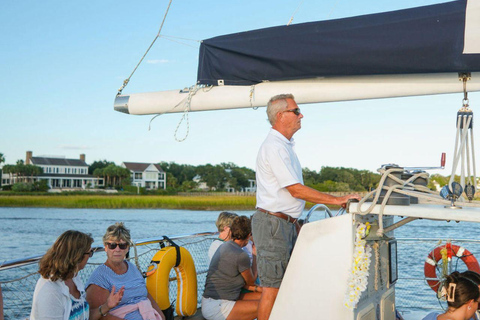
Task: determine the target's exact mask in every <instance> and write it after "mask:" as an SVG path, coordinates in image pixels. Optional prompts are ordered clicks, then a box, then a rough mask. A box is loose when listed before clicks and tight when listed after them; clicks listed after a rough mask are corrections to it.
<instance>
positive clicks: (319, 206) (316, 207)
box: [304, 204, 333, 223]
mask: <svg viewBox="0 0 480 320" xmlns="http://www.w3.org/2000/svg"><path fill="white" fill-rule="evenodd" d="M316 210H323V211H324V212H325V218H327V215H328V218H331V217H333V213H332V211H330V209H329V208H328V207H327V206H326V205H324V204H316V205H314V206H313V207H312V208H311V209H310V210H308V212H307V215H306V216H305V220H304V223H308V222H310V217H311V215H312V213H313V212H314V211H316Z"/></svg>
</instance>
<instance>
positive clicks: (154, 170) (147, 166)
mask: <svg viewBox="0 0 480 320" xmlns="http://www.w3.org/2000/svg"><path fill="white" fill-rule="evenodd" d="M122 167H124V168H127V169H128V170H130V172H131V174H132V185H133V186H138V187H143V188H146V189H166V188H167V175H166V174H165V171H163V169H162V167H160V165H158V164H154V163H142V162H123V163H122Z"/></svg>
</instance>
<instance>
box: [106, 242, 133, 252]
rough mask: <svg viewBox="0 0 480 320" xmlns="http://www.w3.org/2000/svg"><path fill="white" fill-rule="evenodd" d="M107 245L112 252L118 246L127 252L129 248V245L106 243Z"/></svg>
mask: <svg viewBox="0 0 480 320" xmlns="http://www.w3.org/2000/svg"><path fill="white" fill-rule="evenodd" d="M105 244H106V245H107V247H108V249H110V250H115V248H116V247H117V246H118V247H119V248H120V250H125V249H127V248H128V243H116V242H105Z"/></svg>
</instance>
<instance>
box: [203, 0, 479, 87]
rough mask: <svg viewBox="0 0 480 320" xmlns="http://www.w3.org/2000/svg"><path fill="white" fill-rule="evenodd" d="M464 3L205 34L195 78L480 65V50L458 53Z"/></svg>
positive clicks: (243, 81) (226, 80)
mask: <svg viewBox="0 0 480 320" xmlns="http://www.w3.org/2000/svg"><path fill="white" fill-rule="evenodd" d="M470 1H472V0H470ZM466 6H467V1H466V0H460V1H453V2H448V3H442V4H437V5H430V6H424V7H418V8H412V9H405V10H399V11H392V12H386V13H379V14H371V15H365V16H359V17H353V18H345V19H337V20H329V21H320V22H310V23H302V24H297V25H290V26H280V27H273V28H267V29H260V30H254V31H248V32H242V33H236V34H231V35H225V36H219V37H215V38H211V39H207V40H204V41H203V43H202V44H201V46H200V55H199V66H198V78H197V80H198V83H200V84H207V85H218V84H222V82H223V84H225V85H252V84H256V83H259V82H262V81H277V80H294V79H309V78H317V77H325V76H344V75H345V76H346V75H349V76H352V75H379V74H412V73H437V72H474V71H480V54H477V53H469V54H464V53H463V52H464V29H465V16H466ZM476 18H477V20H478V19H480V17H478V16H477V17H476ZM474 33H476V34H478V30H474Z"/></svg>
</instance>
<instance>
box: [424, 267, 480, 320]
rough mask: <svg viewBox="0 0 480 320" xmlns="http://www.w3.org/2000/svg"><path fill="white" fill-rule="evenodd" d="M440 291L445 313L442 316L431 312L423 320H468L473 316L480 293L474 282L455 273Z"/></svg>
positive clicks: (446, 280) (448, 277) (449, 276)
mask: <svg viewBox="0 0 480 320" xmlns="http://www.w3.org/2000/svg"><path fill="white" fill-rule="evenodd" d="M440 290H441V295H442V297H444V298H445V299H446V300H447V305H448V309H447V311H445V313H442V314H438V313H436V312H432V313H430V314H428V315H427V316H426V317H425V318H423V320H469V319H471V318H472V317H473V316H474V315H475V312H476V311H477V308H478V298H479V297H480V292H479V288H478V285H477V284H476V283H475V282H474V281H472V280H471V279H469V278H467V277H464V276H462V275H461V274H460V273H459V272H458V271H455V272H452V274H450V275H448V276H447V278H446V279H445V282H444V283H443V287H442V288H441V289H440Z"/></svg>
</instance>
